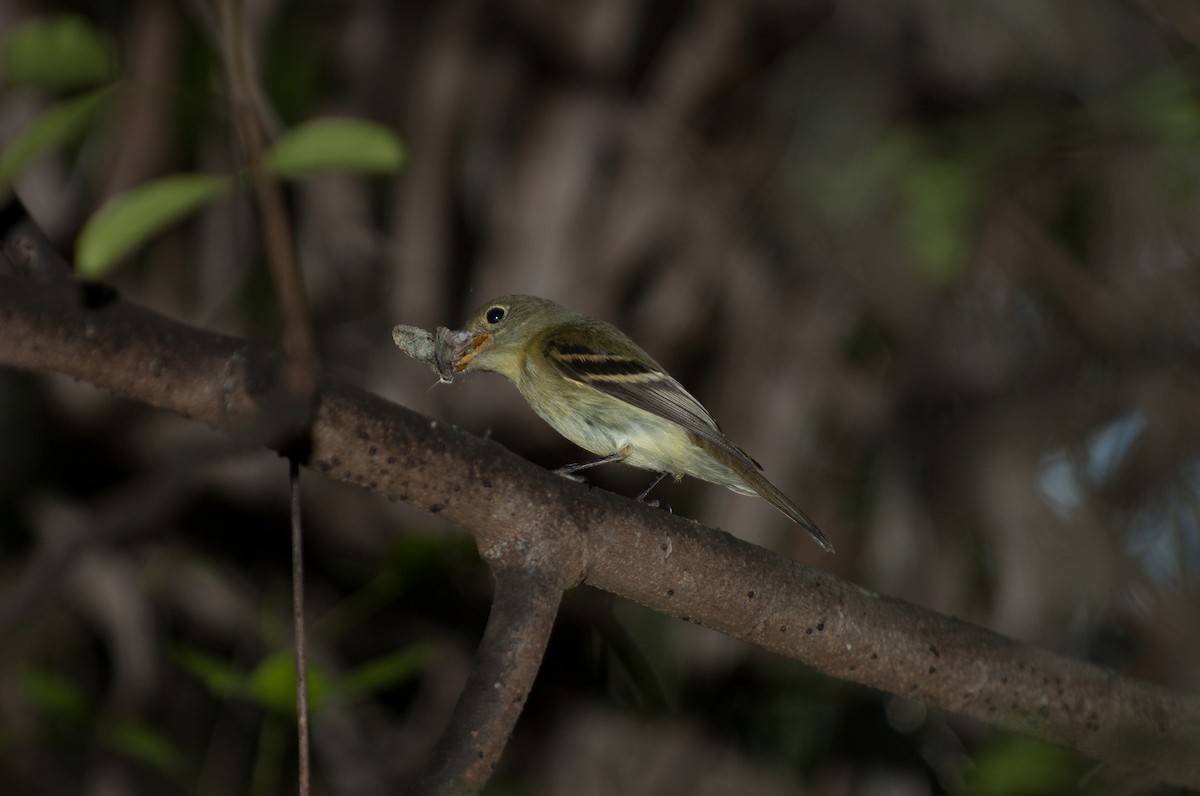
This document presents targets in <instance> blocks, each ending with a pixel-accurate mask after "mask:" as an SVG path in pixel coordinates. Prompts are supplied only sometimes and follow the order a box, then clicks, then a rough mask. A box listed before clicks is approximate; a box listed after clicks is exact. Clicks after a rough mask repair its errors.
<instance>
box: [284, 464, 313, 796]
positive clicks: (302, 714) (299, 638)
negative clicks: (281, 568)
mask: <svg viewBox="0 0 1200 796" xmlns="http://www.w3.org/2000/svg"><path fill="white" fill-rule="evenodd" d="M288 481H289V483H290V484H291V488H292V493H291V515H292V633H293V635H294V636H295V639H296V735H297V743H298V744H299V755H300V763H299V769H300V788H299V791H300V796H308V794H309V792H310V786H309V770H310V769H309V754H308V750H309V741H308V666H307V664H306V661H307V660H308V645H307V643H306V642H305V635H304V533H303V530H304V526H303V525H301V523H300V463H299V462H297V461H296V460H295V459H294V458H293V459H289V460H288Z"/></svg>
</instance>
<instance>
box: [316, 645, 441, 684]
mask: <svg viewBox="0 0 1200 796" xmlns="http://www.w3.org/2000/svg"><path fill="white" fill-rule="evenodd" d="M437 652H438V645H437V644H435V643H434V642H432V641H426V642H422V643H420V644H413V645H412V646H410V647H408V648H407V649H403V650H400V651H399V652H395V653H392V654H391V655H385V656H383V657H381V658H376V659H374V660H372V661H368V662H367V663H365V664H363V665H362V666H359V667H358V668H356V669H354V670H353V671H351V672H349V673H348V674H347V675H346V676H345V677H343V678H342V679H341V680H339V681H338V683H337V684H336V686H334V687H333V690H334V691H335V693H336V695H337V696H338V697H356V696H366V695H368V694H374V693H378V692H379V691H384V690H386V689H388V688H392V687H394V686H397V685H399V684H400V683H403V682H406V681H408V680H411V679H412V678H413V677H415V676H416V675H417V674H418V673H419V672H421V671H422V670H424V669H425V668H426V667H428V666H429V664H430V663H431V662H432V661H433V659H434V656H436V655H437ZM331 696H333V694H331Z"/></svg>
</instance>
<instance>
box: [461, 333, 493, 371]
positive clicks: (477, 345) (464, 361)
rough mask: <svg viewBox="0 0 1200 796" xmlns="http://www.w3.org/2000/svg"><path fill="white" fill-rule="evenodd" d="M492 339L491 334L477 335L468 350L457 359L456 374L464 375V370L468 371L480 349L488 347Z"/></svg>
mask: <svg viewBox="0 0 1200 796" xmlns="http://www.w3.org/2000/svg"><path fill="white" fill-rule="evenodd" d="M491 339H492V336H491V335H490V334H477V335H475V337H474V338H472V340H471V342H470V344H469V345H468V346H467V347H466V350H465V351H464V352H463V353H462V354H461V355H460V356H459V357H458V358H457V359H455V361H454V372H455V373H462V372H463V371H464V370H466V369H467V365H469V364H470V363H471V360H472V359H474V358H475V355H476V354H478V353H479V351H480V349H482V348H483V347H484V346H485V345H487V343H488V341H489V340H491Z"/></svg>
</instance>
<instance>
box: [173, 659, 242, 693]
mask: <svg viewBox="0 0 1200 796" xmlns="http://www.w3.org/2000/svg"><path fill="white" fill-rule="evenodd" d="M171 658H172V659H173V660H174V661H175V663H176V665H177V666H179V668H181V669H183V670H184V671H185V672H187V673H188V674H190V675H192V676H193V677H195V678H196V679H197V680H199V681H200V682H202V683H204V686H205V688H207V689H208V691H209V693H211V694H213V695H214V696H218V697H228V696H231V695H233V694H235V693H239V691H240V688H241V685H242V683H241V676H240V675H239V674H238V673H237V672H235V671H234V670H233V668H232V665H231V664H230V663H229V661H226V660H222V659H221V658H218V657H216V656H215V655H210V654H208V653H207V652H203V651H201V650H196V649H191V648H189V647H178V648H176V649H174V650H172V652H171Z"/></svg>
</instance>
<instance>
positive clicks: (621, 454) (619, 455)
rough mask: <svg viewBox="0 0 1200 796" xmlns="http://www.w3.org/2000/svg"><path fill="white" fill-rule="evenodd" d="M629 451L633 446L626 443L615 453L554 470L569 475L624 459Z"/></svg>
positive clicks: (631, 451) (630, 451)
mask: <svg viewBox="0 0 1200 796" xmlns="http://www.w3.org/2000/svg"><path fill="white" fill-rule="evenodd" d="M631 453H633V446H632V445H626V446H625V447H623V448H621V449H620V450H619V451H617V452H616V453H610V454H608V455H607V456H605V457H603V458H600V459H596V460H595V461H590V462H576V463H575V464H568V465H565V466H563V467H559V468H558V469H557V470H555V471H554V472H556V473H558V474H559V475H567V476H569V475H570V474H571V473H577V472H579V471H580V470H590V469H591V468H593V467H596V466H597V465H601V464H608V463H609V462H620V461H624V460H625V459H628V458H629V454H631Z"/></svg>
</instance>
